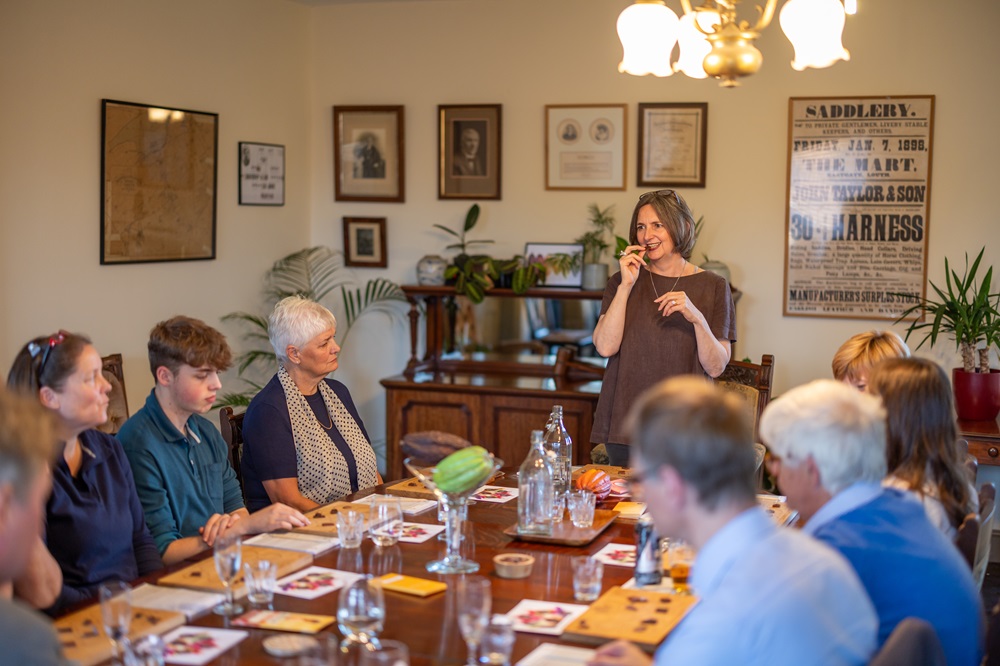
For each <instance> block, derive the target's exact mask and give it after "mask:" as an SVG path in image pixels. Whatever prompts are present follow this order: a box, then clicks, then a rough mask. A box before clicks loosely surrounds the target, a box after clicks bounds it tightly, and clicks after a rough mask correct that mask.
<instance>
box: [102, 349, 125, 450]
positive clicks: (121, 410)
mask: <svg viewBox="0 0 1000 666" xmlns="http://www.w3.org/2000/svg"><path fill="white" fill-rule="evenodd" d="M101 374H102V375H103V376H104V379H106V380H107V381H108V383H109V384H111V391H110V392H109V393H108V420H107V421H105V422H104V423H102V424H101V425H99V426H97V429H98V430H100V431H101V432H104V433H107V434H109V435H116V434H118V431H119V430H120V429H121V427H122V425H123V424H124V423H125V421H127V420H128V416H129V415H128V398H127V397H126V396H125V369H124V367H123V364H122V355H121V354H109V355H108V356H105V357H104V358H102V359H101Z"/></svg>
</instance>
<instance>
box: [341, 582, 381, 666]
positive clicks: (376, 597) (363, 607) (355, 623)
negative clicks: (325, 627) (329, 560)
mask: <svg viewBox="0 0 1000 666" xmlns="http://www.w3.org/2000/svg"><path fill="white" fill-rule="evenodd" d="M384 620H385V597H384V596H383V594H382V588H381V586H379V585H378V584H377V583H375V582H374V581H373V580H372V579H371V578H370V577H366V578H362V579H360V580H356V581H354V583H352V584H351V585H348V586H346V587H344V588H343V589H342V590H341V591H340V601H339V603H338V605H337V626H338V627H340V632H341V633H342V634H344V640H342V641H341V642H340V649H341V650H343V651H348V650H350V649H351V648H352V647H354V646H361V647H363V648H365V649H367V650H377V649H379V647H381V645H380V643H379V640H378V635H379V633H380V632H381V631H382V623H383V621H384Z"/></svg>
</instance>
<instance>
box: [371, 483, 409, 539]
mask: <svg viewBox="0 0 1000 666" xmlns="http://www.w3.org/2000/svg"><path fill="white" fill-rule="evenodd" d="M402 533H403V507H402V505H400V503H399V498H398V497H391V496H389V495H385V496H382V497H377V498H375V501H374V502H372V505H371V509H370V513H369V517H368V534H369V536H371V539H372V541H374V542H375V545H376V546H383V547H384V546H394V545H396V542H397V541H399V535H401V534H402Z"/></svg>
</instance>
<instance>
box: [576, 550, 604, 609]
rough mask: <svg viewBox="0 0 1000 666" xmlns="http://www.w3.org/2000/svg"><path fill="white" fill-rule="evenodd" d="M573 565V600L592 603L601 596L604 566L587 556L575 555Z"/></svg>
mask: <svg viewBox="0 0 1000 666" xmlns="http://www.w3.org/2000/svg"><path fill="white" fill-rule="evenodd" d="M571 563H572V565H573V598H574V599H576V600H577V601H593V600H595V599H597V597H599V596H601V579H602V578H603V577H604V564H603V563H602V562H601V561H600V560H595V559H594V558H592V557H588V556H587V555H577V556H575V557H574V558H573V559H572V560H571Z"/></svg>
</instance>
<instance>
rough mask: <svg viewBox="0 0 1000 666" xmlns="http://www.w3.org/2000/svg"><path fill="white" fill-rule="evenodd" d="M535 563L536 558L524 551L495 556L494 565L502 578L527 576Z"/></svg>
mask: <svg viewBox="0 0 1000 666" xmlns="http://www.w3.org/2000/svg"><path fill="white" fill-rule="evenodd" d="M534 564H535V558H533V557H532V556H531V555H524V554H522V553H501V554H500V555H496V556H495V557H494V558H493V565H494V566H495V567H496V572H497V575H498V576H500V577H501V578H527V577H528V576H530V575H531V567H532V566H533V565H534Z"/></svg>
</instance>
